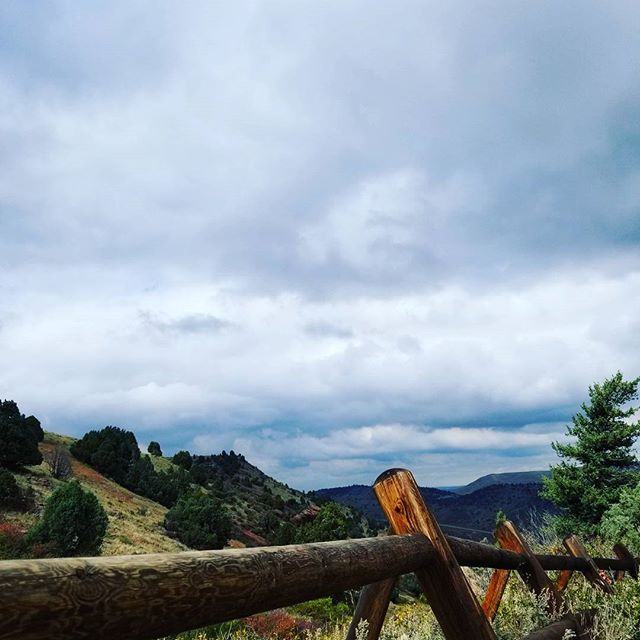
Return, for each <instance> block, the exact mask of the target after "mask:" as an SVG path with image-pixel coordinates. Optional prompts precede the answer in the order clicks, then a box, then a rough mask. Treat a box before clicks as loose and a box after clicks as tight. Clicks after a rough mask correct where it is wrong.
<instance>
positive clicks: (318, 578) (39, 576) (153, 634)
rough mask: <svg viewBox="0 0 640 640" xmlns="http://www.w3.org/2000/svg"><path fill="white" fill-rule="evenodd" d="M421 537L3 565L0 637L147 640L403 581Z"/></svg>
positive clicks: (416, 558) (424, 554) (422, 547)
mask: <svg viewBox="0 0 640 640" xmlns="http://www.w3.org/2000/svg"><path fill="white" fill-rule="evenodd" d="M433 556H434V552H433V546H432V545H431V544H430V543H429V542H428V540H427V539H426V538H425V537H424V536H423V535H419V534H418V535H412V536H388V537H381V538H369V539H366V540H349V541H347V540H344V541H339V542H323V543H317V544H305V545H292V546H286V547H263V548H257V549H229V550H224V551H203V552H187V553H179V554H148V555H140V556H116V557H102V558H69V559H56V560H16V561H2V562H0V593H1V594H2V598H0V638H1V639H3V640H9V639H14V638H15V639H17V638H20V639H21V640H36V639H45V638H47V639H48V640H55V639H60V640H62V639H65V640H73V639H76V638H91V639H92V640H101V639H105V640H107V639H109V640H113V639H114V638H128V639H134V638H138V639H144V638H157V637H159V636H163V635H168V634H171V633H177V632H179V631H184V630H187V629H194V628H197V627H202V626H205V625H208V624H214V623H217V622H223V621H225V620H233V619H235V618H240V617H244V616H247V615H251V614H253V613H258V612H261V611H267V610H269V609H275V608H277V607H282V606H287V605H291V604H296V603H299V602H305V601H306V600H312V599H314V598H319V597H322V596H327V595H330V594H332V593H336V592H337V591H342V590H344V589H353V588H357V587H360V586H363V585H365V584H369V583H372V582H377V581H379V580H382V579H385V578H389V577H391V576H395V575H399V574H403V573H409V572H411V571H413V570H415V569H416V568H418V567H420V566H423V565H424V564H425V562H429V559H430V558H432V557H433Z"/></svg>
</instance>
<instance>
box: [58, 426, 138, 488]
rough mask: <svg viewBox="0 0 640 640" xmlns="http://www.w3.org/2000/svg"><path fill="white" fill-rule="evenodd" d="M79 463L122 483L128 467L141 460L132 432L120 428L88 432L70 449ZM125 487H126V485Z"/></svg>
mask: <svg viewBox="0 0 640 640" xmlns="http://www.w3.org/2000/svg"><path fill="white" fill-rule="evenodd" d="M69 450H70V451H71V454H72V455H74V456H75V457H76V458H78V460H81V461H82V462H86V463H87V464H89V465H91V466H92V467H93V468H94V469H97V470H98V471H100V473H104V474H105V475H106V476H109V477H110V478H111V479H112V480H115V481H116V482H117V483H119V484H124V483H125V479H126V477H127V475H128V474H129V471H130V468H131V466H132V465H133V464H134V463H135V462H136V461H137V460H139V459H140V449H139V448H138V442H137V441H136V437H135V436H134V435H133V433H131V431H126V430H125V429H120V428H119V427H111V426H110V427H104V428H103V429H100V430H99V431H89V432H88V433H85V434H84V436H82V438H80V440H78V441H76V442H74V443H73V444H72V445H71V447H70V448H69ZM125 486H126V485H125Z"/></svg>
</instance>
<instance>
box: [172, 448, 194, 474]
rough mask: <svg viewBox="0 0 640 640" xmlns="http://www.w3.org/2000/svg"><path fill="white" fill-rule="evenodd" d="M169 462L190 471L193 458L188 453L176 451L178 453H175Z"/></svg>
mask: <svg viewBox="0 0 640 640" xmlns="http://www.w3.org/2000/svg"><path fill="white" fill-rule="evenodd" d="M171 462H173V464H177V465H178V466H179V467H182V468H183V469H186V470H187V471H189V469H191V465H192V464H193V458H192V457H191V454H190V453H189V452H188V451H178V453H176V454H175V455H174V456H173V458H171Z"/></svg>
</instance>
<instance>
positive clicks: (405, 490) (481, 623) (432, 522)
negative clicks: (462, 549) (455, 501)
mask: <svg viewBox="0 0 640 640" xmlns="http://www.w3.org/2000/svg"><path fill="white" fill-rule="evenodd" d="M373 489H374V492H375V494H376V497H377V498H378V502H379V503H380V506H381V507H382V511H383V513H384V514H385V516H386V517H387V519H388V520H389V524H390V527H391V530H392V531H393V532H394V533H396V534H403V533H414V532H420V533H424V535H426V536H427V538H429V540H430V541H431V544H432V545H433V548H434V550H435V553H434V557H433V559H432V561H431V564H430V565H429V567H428V569H419V570H417V571H416V572H415V574H416V577H417V578H418V581H419V582H420V585H421V586H422V588H423V590H424V592H425V595H426V596H427V600H428V601H429V604H430V605H431V609H432V610H433V613H434V615H435V617H436V619H437V620H438V623H439V624H440V627H441V628H442V632H443V634H444V636H445V638H446V639H447V640H468V639H469V638H474V639H478V640H495V638H496V635H495V633H494V631H493V629H492V627H491V624H490V623H489V622H488V621H487V619H486V617H485V615H484V612H483V611H482V607H481V606H480V604H479V603H478V600H477V598H476V596H475V594H474V593H473V591H472V590H471V587H470V586H469V583H468V581H467V579H466V577H465V575H464V573H463V572H462V569H461V568H460V565H459V564H458V561H457V560H456V557H455V554H454V552H453V551H452V549H451V547H450V546H449V543H448V542H447V539H446V538H445V536H444V534H443V532H442V530H441V529H440V526H439V525H438V522H437V520H436V519H435V517H434V516H433V514H432V513H431V511H430V510H429V508H428V507H427V506H426V505H425V503H424V500H423V499H422V495H421V494H420V490H419V488H418V485H417V484H416V481H415V479H414V477H413V475H412V474H411V472H410V471H407V470H406V469H391V470H390V471H387V472H385V473H383V474H382V475H381V476H380V477H379V478H378V479H377V480H376V481H375V483H374V486H373Z"/></svg>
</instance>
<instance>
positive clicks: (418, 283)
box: [0, 0, 640, 489]
mask: <svg viewBox="0 0 640 640" xmlns="http://www.w3.org/2000/svg"><path fill="white" fill-rule="evenodd" d="M0 29H1V32H2V34H3V35H2V38H0V362H1V363H2V366H1V367H0V398H11V399H14V400H15V401H16V402H18V405H19V406H20V409H21V410H22V411H23V412H25V413H27V414H35V415H36V416H38V417H39V418H40V419H41V421H42V423H43V426H44V427H45V428H46V429H49V430H51V431H56V432H58V433H65V434H69V435H75V436H80V435H82V434H83V433H85V432H86V431H87V430H89V429H96V428H100V427H102V426H105V425H107V424H113V425H117V426H121V427H124V428H127V429H131V430H133V431H134V432H135V434H136V436H137V437H138V440H139V442H140V443H141V444H142V445H145V444H146V443H148V442H149V441H150V440H158V441H159V442H160V444H161V446H162V448H163V450H164V452H165V453H173V452H175V451H177V450H179V449H184V448H186V449H189V450H190V451H192V452H196V453H201V454H205V453H217V452H219V451H220V450H222V449H226V450H227V451H228V450H229V449H233V450H235V451H236V452H240V453H243V454H244V455H245V456H246V457H247V459H248V460H249V461H251V462H253V463H254V464H257V465H258V466H259V467H260V468H262V469H263V470H264V471H265V472H267V473H269V474H271V475H273V476H274V477H276V478H278V479H280V480H282V481H283V482H287V483H289V484H290V485H291V486H294V487H297V488H300V489H311V488H319V487H327V486H338V485H346V484H352V483H363V484H371V483H372V482H373V480H374V479H375V478H376V476H377V475H378V474H379V473H380V472H381V471H383V470H384V469H386V468H388V467H393V466H402V467H407V468H410V469H411V470H412V471H413V472H414V474H415V476H416V478H417V479H418V481H419V483H420V484H425V485H426V484H428V485H430V486H446V485H456V484H463V483H465V482H469V481H471V480H473V479H474V478H476V477H478V476H480V475H483V474H486V473H494V472H500V471H518V470H527V469H544V468H547V467H548V466H549V464H551V463H554V462H556V461H557V458H556V456H555V453H554V452H553V451H552V449H551V447H550V443H551V442H552V441H554V440H559V439H562V438H564V432H565V425H566V424H567V422H568V421H569V420H570V417H571V415H572V414H574V413H575V412H576V411H577V410H578V409H579V405H580V403H581V402H583V401H584V400H585V399H586V398H587V390H588V386H589V385H590V384H592V383H593V382H597V381H601V380H603V379H604V378H606V377H609V376H611V375H612V374H613V373H615V372H616V371H618V370H620V371H622V373H623V374H624V375H625V377H627V378H631V377H635V376H638V375H640V364H639V361H638V354H639V353H640V295H639V294H640V251H639V247H640V117H639V113H640V66H639V65H638V60H639V59H640V5H638V3H637V2H631V1H629V2H623V1H619V2H618V1H612V2H606V3H603V2H597V1H594V0H585V1H584V2H581V3H580V7H579V11H578V10H577V8H576V6H575V5H573V4H571V3H558V2H550V1H540V2H535V3H515V2H507V1H506V0H505V1H502V2H492V1H485V2H482V3H480V2H475V1H471V0H460V1H459V2H455V3H444V2H436V1H429V0H420V1H419V2H414V1H412V0H406V1H404V2H402V3H396V2H393V3H392V2H386V1H381V2H376V3H371V2H365V1H364V0H363V1H359V0H336V1H332V0H327V1H326V2H305V1H302V2H300V1H295V2H294V1H293V0H291V1H280V0H273V1H269V2H247V1H244V0H238V1H236V2H227V3H222V2H209V1H195V0H194V1H187V2H180V3H178V2H165V1H162V0H153V1H151V0H126V2H125V1H115V0H109V1H108V2H107V1H104V2H103V1H99V0H96V1H95V2H91V3H77V2H72V1H70V0H68V1H56V0H52V1H51V2H48V3H44V4H43V3H40V2H37V1H35V0H20V1H11V0H9V1H8V2H2V3H1V4H0Z"/></svg>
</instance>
